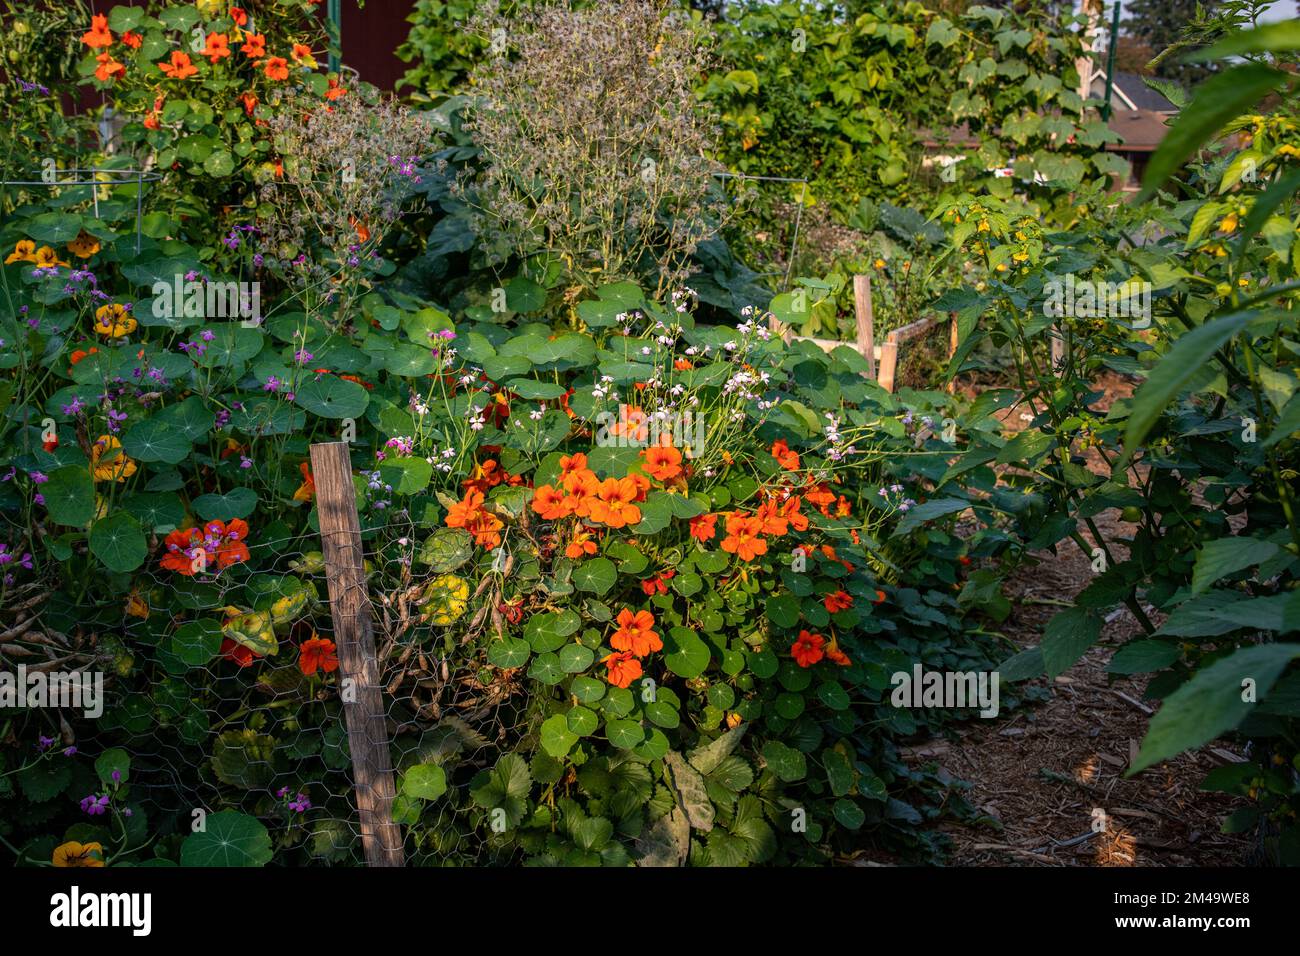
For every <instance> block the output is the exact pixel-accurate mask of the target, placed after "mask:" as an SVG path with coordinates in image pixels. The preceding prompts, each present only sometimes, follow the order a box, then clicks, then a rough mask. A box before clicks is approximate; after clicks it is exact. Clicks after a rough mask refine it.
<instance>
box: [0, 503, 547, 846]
mask: <svg viewBox="0 0 1300 956" xmlns="http://www.w3.org/2000/svg"><path fill="white" fill-rule="evenodd" d="M393 517H398V518H399V520H398V521H397V522H394V523H390V524H389V526H388V527H384V528H368V529H367V530H365V531H364V532H363V533H362V534H361V553H362V554H363V555H364V566H363V568H361V569H358V570H359V571H360V572H361V573H359V574H357V575H356V577H357V579H358V580H360V581H362V582H364V583H363V584H361V585H360V588H361V589H362V592H363V593H361V594H360V595H358V596H357V597H359V598H360V600H359V601H353V602H351V603H352V604H353V605H359V606H360V608H361V611H362V613H363V614H366V613H368V614H369V616H370V617H371V618H372V619H373V636H374V645H375V648H376V650H375V654H374V660H373V668H374V669H373V671H372V672H371V673H373V675H374V679H373V680H366V679H364V678H362V677H360V676H357V675H351V674H346V673H345V671H346V670H347V667H346V661H347V652H348V651H349V647H348V646H347V643H346V642H347V637H346V635H344V634H341V633H340V632H341V631H343V630H344V629H343V628H340V627H337V626H336V622H335V621H334V620H333V617H332V614H331V607H330V601H329V596H328V592H329V590H330V589H329V588H328V587H327V578H328V577H329V576H330V575H331V574H332V573H333V572H334V569H332V568H331V569H329V570H328V571H327V569H326V567H325V561H324V557H323V555H322V554H321V540H322V539H321V537H320V536H319V535H318V534H317V533H316V532H314V531H308V532H304V534H303V535H301V536H296V537H286V538H280V539H276V540H259V541H247V542H246V547H247V548H248V557H247V558H246V559H244V560H242V561H237V562H235V563H231V564H229V565H227V566H221V565H222V561H221V559H220V558H219V557H217V558H216V559H215V560H213V561H212V563H211V564H209V563H208V560H207V558H205V557H200V558H199V559H198V560H197V561H194V562H192V563H191V564H189V565H186V566H185V567H184V568H183V569H182V565H184V564H185V562H189V561H190V560H191V559H190V557H189V554H190V553H191V552H190V551H188V550H186V549H182V551H184V553H185V555H186V557H185V558H184V560H179V559H174V560H173V561H171V562H169V564H171V565H172V566H171V567H165V566H163V565H162V564H160V561H159V559H160V557H162V558H165V557H166V556H167V555H168V554H169V553H174V552H171V551H169V549H168V546H166V545H164V547H163V548H162V549H161V553H160V554H155V555H154V556H153V557H151V558H150V559H149V563H148V565H147V566H146V567H145V568H142V569H141V570H140V571H139V572H137V573H136V575H135V582H134V586H133V587H132V589H131V591H130V593H129V595H127V596H126V597H125V600H124V607H123V612H122V613H123V618H122V621H123V623H122V625H121V626H120V628H104V629H100V628H97V627H94V626H89V625H88V626H86V627H78V628H76V629H75V630H74V633H67V634H65V633H62V632H57V631H52V630H50V629H42V628H41V626H40V623H39V622H40V619H41V611H42V606H41V601H42V598H43V597H44V596H47V595H48V591H43V592H42V591H41V590H40V589H37V588H30V589H27V590H19V591H14V592H11V593H10V595H9V599H8V600H6V602H5V603H6V604H7V605H8V612H7V613H9V614H10V616H11V617H12V618H17V619H19V620H20V623H19V625H17V627H16V628H15V627H11V628H10V629H9V630H10V631H13V630H16V629H21V630H22V631H23V633H22V634H20V635H18V639H16V640H9V641H8V642H7V643H3V644H0V669H5V670H9V669H12V668H13V667H14V666H15V665H16V664H17V663H19V662H22V663H24V666H25V667H26V668H28V669H38V668H40V669H45V670H55V669H62V670H63V671H68V670H72V669H76V670H81V671H84V672H87V673H89V672H93V671H99V672H101V673H103V675H104V692H103V700H104V702H105V706H104V712H103V715H102V716H101V717H99V718H98V719H95V720H87V719H82V718H81V717H80V715H74V714H73V713H71V712H66V714H65V712H64V711H54V710H40V711H30V712H28V715H27V716H29V717H31V718H32V719H35V720H38V721H41V722H43V728H44V729H42V731H41V733H42V734H47V733H48V734H49V735H50V736H52V737H56V738H57V739H59V740H60V741H61V742H60V743H59V747H64V746H68V745H75V746H76V748H77V750H78V752H79V753H81V754H83V755H86V756H89V757H91V758H94V757H96V756H97V755H99V754H102V753H103V752H105V751H107V750H109V749H110V748H120V749H122V750H125V751H126V752H127V753H128V754H129V755H130V757H131V769H130V806H131V809H132V811H133V813H134V814H139V815H142V819H138V820H137V821H136V823H135V825H137V826H140V827H141V828H144V827H146V826H147V828H148V831H149V832H150V833H152V834H155V836H156V838H158V839H164V838H166V837H168V836H169V835H173V836H176V837H180V836H184V835H188V834H189V833H190V832H193V831H194V830H196V829H198V828H202V827H204V826H205V825H206V820H207V818H208V817H209V816H210V815H211V814H212V813H215V812H217V811H220V810H229V809H233V810H238V811H241V812H243V813H246V814H249V815H252V816H255V817H257V818H258V819H259V820H261V822H262V823H263V824H264V825H265V826H266V827H267V829H268V831H269V832H270V834H271V838H272V841H273V844H274V847H275V858H274V859H275V862H276V863H283V864H301V865H312V864H316V865H319V864H340V865H348V864H357V863H362V862H364V861H365V859H366V854H365V852H364V851H363V846H362V842H363V841H362V839H361V837H362V821H363V818H364V813H363V812H362V809H363V807H366V806H369V805H373V804H375V803H377V802H378V801H379V798H382V797H383V795H384V787H383V786H382V785H381V783H382V782H383V781H382V778H379V779H378V780H377V781H376V782H370V781H369V778H368V777H367V775H366V774H365V773H364V772H359V771H361V770H363V768H361V767H359V766H358V756H359V755H357V754H354V753H353V749H354V747H353V745H354V744H356V743H358V742H360V744H361V745H362V747H363V749H371V750H373V749H378V748H383V747H385V746H387V747H388V748H389V749H388V755H390V756H391V764H392V767H393V771H394V776H395V777H396V778H397V780H399V781H401V780H404V779H406V778H407V777H408V775H409V776H410V778H411V784H410V785H409V786H407V787H405V788H404V792H401V793H399V794H398V796H397V799H396V801H395V802H394V804H393V806H392V814H393V819H394V820H395V821H396V823H397V825H398V826H400V829H395V828H391V827H390V828H380V829H379V830H378V831H377V833H376V837H375V839H376V840H377V843H378V846H379V849H380V850H381V851H388V852H390V853H391V852H392V851H394V850H397V851H399V852H401V851H402V850H404V852H405V858H406V862H407V863H408V864H412V865H491V864H494V863H500V864H504V863H508V862H511V861H512V860H513V859H514V853H515V850H514V849H513V842H512V841H511V840H510V839H509V838H508V837H505V836H502V835H498V834H497V833H495V832H494V830H493V826H492V819H491V807H490V803H491V801H490V800H487V801H485V800H484V799H483V796H482V793H476V792H475V791H476V789H481V788H482V787H483V786H484V779H483V778H484V777H485V776H486V774H484V773H483V772H484V771H490V770H491V769H492V767H493V766H494V765H495V763H496V761H497V758H498V756H499V755H500V754H502V753H505V752H507V751H508V750H511V749H513V748H515V747H516V746H517V745H518V744H519V742H520V741H521V740H523V739H524V738H525V737H527V735H528V734H529V733H530V729H531V726H532V723H533V722H532V720H531V718H530V715H529V710H528V706H527V704H528V701H527V698H526V696H525V695H524V694H523V690H522V683H521V678H519V676H518V675H517V674H515V673H512V672H511V671H510V670H508V669H501V668H497V667H492V666H489V665H487V664H486V662H484V661H482V660H480V659H478V656H477V655H476V654H475V652H474V651H473V649H472V648H466V647H465V645H466V644H467V643H468V642H469V641H470V640H471V636H472V633H473V632H475V631H476V630H477V631H481V630H483V627H484V625H488V624H490V622H489V621H488V620H487V619H486V615H478V618H479V620H477V621H471V620H470V619H468V618H466V619H464V620H462V619H461V618H460V617H459V615H457V614H455V613H454V611H455V610H457V609H459V610H460V611H461V612H462V613H463V611H464V608H465V607H467V606H468V603H469V602H468V601H467V600H465V599H464V598H463V597H462V598H460V599H458V600H456V601H455V602H454V603H453V613H448V611H447V608H446V607H445V606H444V605H441V604H440V605H438V607H437V609H436V610H435V612H434V613H433V614H430V613H429V612H428V611H427V609H426V608H427V601H426V600H425V599H424V598H423V595H424V594H425V593H426V592H427V591H428V589H429V584H430V582H431V581H440V580H442V579H444V578H445V577H446V575H445V574H444V575H440V574H439V573H438V572H437V571H436V570H432V569H431V568H430V564H429V562H428V561H422V560H421V551H422V544H421V541H420V538H419V537H417V534H418V532H419V531H420V530H422V531H423V534H424V535H425V536H427V535H428V534H429V533H430V530H431V529H428V528H424V529H417V528H415V526H414V525H411V526H406V527H404V526H403V525H402V524H401V523H400V517H399V516H390V519H389V520H390V521H392V518H393ZM213 524H214V523H213V522H209V523H208V524H207V525H205V526H201V529H200V533H201V534H202V535H205V536H208V535H214V534H215V535H216V536H217V537H218V538H220V536H221V533H222V531H224V530H226V529H228V528H229V526H230V524H233V522H229V523H224V522H223V523H222V528H220V529H218V528H214V527H213ZM160 537H161V534H160ZM193 540H194V541H196V542H197V541H198V539H197V538H195V539H193ZM197 551H198V549H195V553H197ZM426 557H427V556H426ZM486 560H488V561H491V556H490V555H489V556H488V557H487V558H486ZM254 569H256V570H254ZM501 579H502V575H501V574H489V575H487V576H485V577H484V578H483V579H482V582H481V585H480V587H479V593H480V594H481V593H482V592H483V591H484V590H485V589H487V587H489V586H490V585H491V583H492V582H494V581H495V582H497V586H498V587H499V583H500V580H501ZM457 580H458V581H463V580H464V579H459V578H458V579H457ZM336 587H337V582H336ZM335 597H336V601H335V605H336V607H337V606H338V603H339V602H338V600H337V599H338V597H339V595H337V594H336V595H335ZM465 597H467V595H465ZM491 598H492V595H489V599H491ZM484 610H485V611H486V610H487V606H486V605H484ZM496 614H499V612H494V617H495V616H496ZM431 617H432V618H433V620H430V618H431ZM451 619H454V620H455V621H457V622H459V624H460V626H459V627H457V628H452V627H448V626H445V625H446V624H449V623H452V620H451ZM3 636H5V637H9V638H12V637H14V635H13V634H8V633H6V634H5V635H3ZM340 661H343V662H344V666H340V665H339V662H340ZM368 699H375V700H377V701H378V705H377V706H378V713H377V714H366V713H357V712H356V711H355V710H354V712H353V714H352V715H351V719H348V716H347V714H346V711H347V709H348V708H349V707H351V708H362V707H365V706H367V700H368ZM371 717H373V718H374V719H373V720H367V718H371ZM350 728H351V730H352V735H351V739H350V737H349V729H350ZM369 745H373V748H372V747H370V746H369ZM417 766H422V767H426V768H437V770H436V771H434V772H422V771H415V772H414V773H412V772H411V771H412V768H415V767H417ZM476 778H478V779H476ZM434 779H437V780H438V784H437V785H435V784H433V783H432V782H431V781H432V780H434ZM444 785H445V790H442V792H439V790H441V788H442V787H443V786H444ZM388 793H390V794H391V790H389V791H388ZM72 795H73V796H74V797H75V794H72ZM476 798H477V799H476ZM485 804H488V805H485ZM92 822H93V821H92ZM394 844H397V845H394ZM146 855H147V854H146Z"/></svg>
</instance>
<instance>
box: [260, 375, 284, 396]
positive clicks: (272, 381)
mask: <svg viewBox="0 0 1300 956" xmlns="http://www.w3.org/2000/svg"><path fill="white" fill-rule="evenodd" d="M279 390H280V380H279V379H278V378H276V377H275V376H274V375H268V376H267V377H266V384H265V385H263V386H262V391H264V392H278V391H279Z"/></svg>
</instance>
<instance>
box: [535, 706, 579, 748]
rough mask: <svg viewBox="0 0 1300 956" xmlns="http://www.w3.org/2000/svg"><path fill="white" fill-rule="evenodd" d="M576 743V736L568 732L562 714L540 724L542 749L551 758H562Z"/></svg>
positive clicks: (567, 723)
mask: <svg viewBox="0 0 1300 956" xmlns="http://www.w3.org/2000/svg"><path fill="white" fill-rule="evenodd" d="M577 742H578V735H577V734H575V733H573V732H572V731H571V730H569V722H568V719H567V718H566V717H565V715H564V714H555V715H553V716H551V717H548V718H546V720H545V721H543V723H542V749H543V750H545V751H546V752H547V753H548V754H550V755H551V756H552V757H556V758H559V757H564V756H566V755H567V754H568V753H569V750H570V749H571V748H572V747H573V745H574V744H576V743H577Z"/></svg>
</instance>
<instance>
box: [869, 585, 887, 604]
mask: <svg viewBox="0 0 1300 956" xmlns="http://www.w3.org/2000/svg"><path fill="white" fill-rule="evenodd" d="M871 603H872V604H884V603H885V592H884V591H882V590H880V588H876V599H875V600H874V601H872V602H871Z"/></svg>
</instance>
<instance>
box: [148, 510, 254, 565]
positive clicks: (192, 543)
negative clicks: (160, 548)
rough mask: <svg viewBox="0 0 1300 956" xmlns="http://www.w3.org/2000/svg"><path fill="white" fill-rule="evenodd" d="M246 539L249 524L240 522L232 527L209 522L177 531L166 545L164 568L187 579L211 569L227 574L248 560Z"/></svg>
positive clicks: (231, 524) (236, 519)
mask: <svg viewBox="0 0 1300 956" xmlns="http://www.w3.org/2000/svg"><path fill="white" fill-rule="evenodd" d="M247 539H248V523H247V522H246V521H243V520H241V519H239V518H235V519H234V520H232V521H230V522H229V523H227V522H224V521H215V520H214V521H209V522H208V523H207V524H205V525H204V526H203V527H202V528H187V529H180V528H178V529H177V530H175V531H173V532H171V534H169V535H167V539H166V541H165V542H164V547H165V549H166V553H165V554H164V555H163V557H162V566H163V567H164V568H166V569H167V570H169V571H175V572H176V573H177V574H183V575H185V576H186V577H193V576H194V575H195V573H196V572H199V571H207V570H208V568H209V566H210V565H215V566H216V567H217V569H218V570H225V569H226V568H228V567H230V566H231V565H232V564H238V563H239V562H241V561H247V560H248V558H249V553H248V545H247V544H245V543H244V542H245V541H246V540H247Z"/></svg>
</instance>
